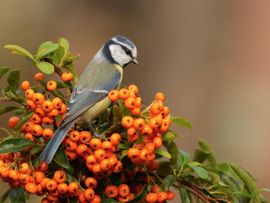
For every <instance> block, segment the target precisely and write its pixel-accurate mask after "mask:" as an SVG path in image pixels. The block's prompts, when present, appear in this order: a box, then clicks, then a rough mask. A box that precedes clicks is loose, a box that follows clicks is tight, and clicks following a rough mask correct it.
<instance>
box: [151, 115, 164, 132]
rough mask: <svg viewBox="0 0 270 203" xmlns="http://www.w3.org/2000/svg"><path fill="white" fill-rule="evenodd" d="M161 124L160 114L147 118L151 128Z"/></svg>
mask: <svg viewBox="0 0 270 203" xmlns="http://www.w3.org/2000/svg"><path fill="white" fill-rule="evenodd" d="M161 124H162V116H161V117H158V116H155V117H152V118H150V120H149V126H150V127H151V128H152V129H156V128H158V127H159V126H160V125H161Z"/></svg>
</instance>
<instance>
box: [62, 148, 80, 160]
mask: <svg viewBox="0 0 270 203" xmlns="http://www.w3.org/2000/svg"><path fill="white" fill-rule="evenodd" d="M65 153H66V155H67V157H68V159H69V160H71V161H72V160H75V159H76V158H77V154H76V152H74V151H70V150H65Z"/></svg>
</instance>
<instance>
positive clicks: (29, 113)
mask: <svg viewBox="0 0 270 203" xmlns="http://www.w3.org/2000/svg"><path fill="white" fill-rule="evenodd" d="M33 114H34V112H28V113H26V114H25V115H23V117H22V118H21V120H20V122H19V123H18V125H17V126H16V127H15V129H14V130H19V129H20V128H21V127H22V125H23V124H24V123H25V122H27V121H28V120H29V118H31V116H32V115H33Z"/></svg>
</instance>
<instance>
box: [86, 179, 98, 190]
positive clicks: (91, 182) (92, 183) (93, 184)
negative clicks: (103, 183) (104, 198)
mask: <svg viewBox="0 0 270 203" xmlns="http://www.w3.org/2000/svg"><path fill="white" fill-rule="evenodd" d="M97 185H98V182H97V179H95V178H93V177H88V178H86V180H85V186H86V187H87V188H92V189H95V188H96V187H97Z"/></svg>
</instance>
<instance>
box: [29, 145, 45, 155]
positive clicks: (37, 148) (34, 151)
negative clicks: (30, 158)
mask: <svg viewBox="0 0 270 203" xmlns="http://www.w3.org/2000/svg"><path fill="white" fill-rule="evenodd" d="M42 149H43V147H41V146H35V147H33V148H32V149H31V151H30V154H31V155H34V154H37V153H39V152H40V151H41V150H42Z"/></svg>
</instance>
